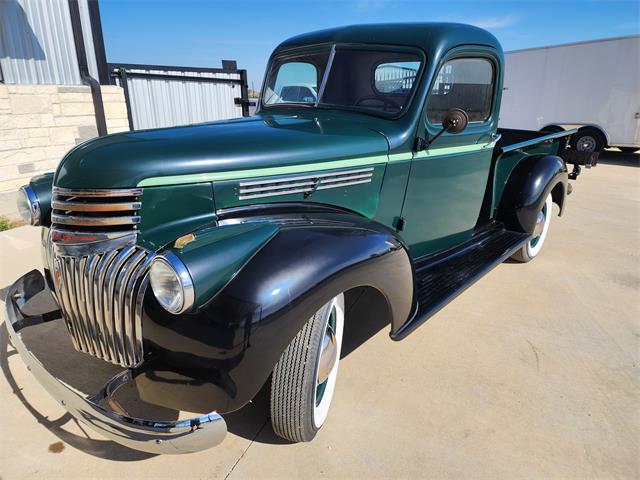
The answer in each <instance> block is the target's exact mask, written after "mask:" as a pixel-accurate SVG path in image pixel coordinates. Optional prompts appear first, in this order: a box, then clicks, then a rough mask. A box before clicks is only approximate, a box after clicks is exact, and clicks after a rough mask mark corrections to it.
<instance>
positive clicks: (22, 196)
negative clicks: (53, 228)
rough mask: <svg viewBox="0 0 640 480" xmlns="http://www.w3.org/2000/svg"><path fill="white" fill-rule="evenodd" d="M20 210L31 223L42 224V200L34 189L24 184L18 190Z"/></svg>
mask: <svg viewBox="0 0 640 480" xmlns="http://www.w3.org/2000/svg"><path fill="white" fill-rule="evenodd" d="M17 203H18V212H19V213H20V216H21V217H22V219H23V220H24V221H25V222H27V223H28V224H29V225H40V220H41V216H40V202H39V201H38V197H37V195H36V193H35V192H34V191H33V189H32V188H31V187H30V186H29V185H24V186H22V187H20V189H19V190H18V202H17Z"/></svg>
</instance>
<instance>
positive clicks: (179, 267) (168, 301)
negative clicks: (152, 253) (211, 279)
mask: <svg viewBox="0 0 640 480" xmlns="http://www.w3.org/2000/svg"><path fill="white" fill-rule="evenodd" d="M149 281H150V282H151V289H152V290H153V294H154V295H155V296H156V298H157V299H158V302H159V303H160V305H162V307H163V308H164V309H165V310H167V311H168V312H170V313H173V314H176V315H177V314H179V313H182V312H184V311H186V310H188V309H189V308H191V306H192V305H193V301H194V290H193V280H192V279H191V275H189V271H188V270H187V267H185V265H184V263H182V261H181V260H180V259H179V258H178V257H177V256H176V255H175V254H173V253H171V252H168V253H166V254H164V255H162V256H159V257H156V258H155V259H154V260H153V262H152V263H151V268H150V269H149Z"/></svg>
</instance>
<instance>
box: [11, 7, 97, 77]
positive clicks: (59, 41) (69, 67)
mask: <svg viewBox="0 0 640 480" xmlns="http://www.w3.org/2000/svg"><path fill="white" fill-rule="evenodd" d="M79 7H80V12H81V17H82V29H83V34H84V37H85V49H86V51H87V59H88V61H89V70H90V72H91V74H92V76H94V78H97V65H96V61H95V51H94V48H93V39H92V34H91V25H90V23H89V16H88V4H87V0H79ZM0 67H1V68H2V73H3V77H4V82H5V83H17V84H57V85H74V84H75V85H78V84H81V83H82V82H81V80H80V72H79V70H78V61H77V57H76V49H75V45H74V41H73V29H72V27H71V18H70V15H69V3H68V1H67V0H0Z"/></svg>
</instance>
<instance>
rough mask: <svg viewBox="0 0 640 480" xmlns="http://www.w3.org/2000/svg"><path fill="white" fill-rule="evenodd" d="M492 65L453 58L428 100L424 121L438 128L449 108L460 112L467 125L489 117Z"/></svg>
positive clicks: (491, 96)
mask: <svg viewBox="0 0 640 480" xmlns="http://www.w3.org/2000/svg"><path fill="white" fill-rule="evenodd" d="M494 81H495V79H494V68H493V63H492V62H491V61H490V60H488V59H485V58H456V59H453V60H449V61H448V62H447V63H445V64H444V65H443V66H442V68H441V69H440V72H439V73H438V76H437V77H436V81H435V83H434V85H433V88H432V89H431V92H430V93H429V98H428V99H427V118H428V119H429V122H430V123H433V124H440V123H442V120H443V118H444V115H445V113H446V112H447V110H449V109H450V108H454V107H455V108H462V109H463V110H464V111H465V112H467V115H469V121H470V122H484V121H485V120H487V119H488V118H489V117H490V116H491V104H492V101H493V85H494Z"/></svg>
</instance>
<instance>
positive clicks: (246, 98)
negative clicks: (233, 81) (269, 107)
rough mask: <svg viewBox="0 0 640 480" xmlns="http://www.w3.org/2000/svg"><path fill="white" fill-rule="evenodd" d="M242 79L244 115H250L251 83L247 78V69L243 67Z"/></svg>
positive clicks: (241, 89)
mask: <svg viewBox="0 0 640 480" xmlns="http://www.w3.org/2000/svg"><path fill="white" fill-rule="evenodd" d="M240 80H241V81H242V83H241V84H240V91H241V94H240V95H241V96H242V116H243V117H248V116H249V85H248V83H249V82H248V80H247V71H246V70H244V69H242V70H240Z"/></svg>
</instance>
